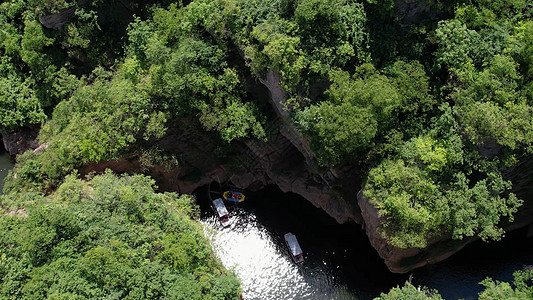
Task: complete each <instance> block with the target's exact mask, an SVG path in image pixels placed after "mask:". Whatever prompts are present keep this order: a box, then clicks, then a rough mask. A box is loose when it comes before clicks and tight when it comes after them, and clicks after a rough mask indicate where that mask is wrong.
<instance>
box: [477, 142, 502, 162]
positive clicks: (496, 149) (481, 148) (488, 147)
mask: <svg viewBox="0 0 533 300" xmlns="http://www.w3.org/2000/svg"><path fill="white" fill-rule="evenodd" d="M477 150H478V152H479V154H481V156H483V157H493V156H496V155H499V154H500V153H501V152H502V150H503V146H502V145H500V144H498V143H497V142H496V140H495V139H492V138H491V139H486V140H485V141H483V142H481V143H479V144H478V145H477Z"/></svg>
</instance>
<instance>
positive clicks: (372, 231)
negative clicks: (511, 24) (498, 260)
mask: <svg viewBox="0 0 533 300" xmlns="http://www.w3.org/2000/svg"><path fill="white" fill-rule="evenodd" d="M357 202H358V204H359V207H360V208H361V215H362V217H363V220H364V226H363V227H364V228H365V231H366V235H367V236H368V239H369V241H370V244H371V245H372V247H374V249H376V251H377V252H378V254H379V256H380V257H381V258H382V259H383V261H384V262H385V264H386V265H387V267H388V268H389V270H390V271H391V272H393V273H407V272H409V271H411V270H413V269H416V268H419V267H423V266H425V265H427V264H434V263H437V262H439V261H442V260H444V259H446V258H448V257H450V256H452V255H453V254H454V253H456V252H457V251H459V250H461V249H462V248H463V247H464V246H466V245H467V244H468V243H470V242H471V241H473V240H474V239H471V238H465V239H463V240H453V239H451V238H450V237H446V236H445V237H439V238H438V239H435V240H432V241H429V242H428V247H426V248H423V249H420V248H409V249H401V248H398V247H394V246H392V245H390V244H389V243H387V241H386V240H385V239H384V238H383V237H382V236H381V234H380V233H379V231H378V227H379V225H380V224H381V222H382V221H383V218H382V217H380V216H379V213H378V210H377V209H376V208H375V207H374V206H373V205H372V204H370V203H369V202H368V199H367V198H366V197H365V195H364V194H363V192H362V191H360V192H359V193H358V195H357Z"/></svg>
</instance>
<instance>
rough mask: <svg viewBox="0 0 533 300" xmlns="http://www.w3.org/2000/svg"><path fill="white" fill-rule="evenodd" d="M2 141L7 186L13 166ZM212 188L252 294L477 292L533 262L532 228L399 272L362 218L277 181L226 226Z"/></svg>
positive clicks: (226, 254) (220, 248) (208, 227)
mask: <svg viewBox="0 0 533 300" xmlns="http://www.w3.org/2000/svg"><path fill="white" fill-rule="evenodd" d="M1 150H3V149H1V148H0V193H1V191H2V186H3V181H4V178H5V176H6V175H7V172H8V171H9V170H10V169H12V168H13V163H12V161H11V160H10V157H9V155H8V154H7V153H6V152H5V151H1ZM207 195H208V194H207V189H204V190H199V191H198V192H197V196H198V202H199V204H200V207H201V209H202V214H201V222H202V223H203V224H204V233H205V235H206V236H207V237H208V238H209V239H210V240H211V242H212V245H213V249H214V251H215V254H216V255H217V256H218V257H219V258H220V260H221V261H222V263H223V264H224V266H226V267H227V268H228V269H232V270H233V271H234V272H235V273H236V275H237V276H238V277H239V278H240V280H241V281H242V285H243V290H244V295H245V299H247V300H252V299H257V300H259V299H261V300H263V299H264V300H270V299H273V300H279V299H284V300H285V299H287V300H289V299H295V300H296V299H309V300H315V299H316V300H318V299H320V300H322V299H339V300H352V299H372V298H374V297H376V296H379V294H380V293H382V292H387V291H388V290H389V289H390V288H391V287H394V286H397V285H403V283H404V282H405V281H406V280H408V278H409V275H412V283H413V284H415V285H424V286H427V287H429V288H432V289H437V290H438V291H439V292H440V294H441V295H442V296H443V297H444V298H445V299H461V298H462V299H477V294H478V293H479V292H480V291H482V290H483V287H482V286H481V285H479V284H478V283H479V282H480V281H481V280H483V279H484V278H486V277H487V276H489V277H493V278H494V279H496V280H501V281H511V280H512V273H513V271H515V270H519V269H523V268H524V267H525V266H528V265H533V238H527V237H526V233H527V231H526V230H525V229H522V230H517V231H514V232H511V233H509V234H507V237H506V238H504V239H503V240H502V242H498V243H496V242H493V243H483V242H481V241H479V242H474V243H472V244H470V245H467V246H466V247H465V248H464V249H463V250H462V251H460V252H459V253H457V254H456V255H454V256H452V257H451V258H449V259H447V260H445V261H443V262H440V263H438V264H435V265H431V266H428V267H425V268H421V269H417V270H415V271H413V272H412V274H391V273H390V272H389V271H388V270H387V268H386V267H385V265H384V264H383V261H382V260H381V259H380V258H379V256H378V255H377V253H376V251H375V250H374V249H373V248H372V247H371V246H370V244H369V242H368V239H367V237H366V235H365V233H364V231H363V230H361V229H360V226H359V225H355V224H343V225H339V224H337V223H336V222H335V221H334V220H333V219H332V218H330V217H329V216H327V215H326V214H325V213H324V212H323V211H322V210H320V209H317V208H315V207H314V206H313V205H311V204H310V203H309V202H307V201H306V200H305V199H303V198H301V197H299V196H298V195H295V194H292V193H282V192H281V191H280V190H279V189H277V188H275V187H268V188H266V189H264V190H262V191H260V192H255V193H247V195H246V201H244V202H242V203H239V204H230V203H227V204H228V210H229V212H230V214H231V215H232V216H231V219H232V225H231V226H230V227H228V228H222V226H221V225H220V224H219V223H218V221H217V219H216V218H215V216H214V215H213V212H212V211H211V209H210V201H209V198H208V196H207ZM287 232H292V233H293V234H295V235H296V236H297V238H298V241H299V243H300V245H301V246H302V249H303V251H304V257H305V262H304V263H303V264H300V265H295V264H294V263H293V262H292V260H291V259H290V256H289V252H288V250H287V248H286V246H285V242H284V239H283V235H284V234H285V233H287Z"/></svg>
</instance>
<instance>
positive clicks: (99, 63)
mask: <svg viewBox="0 0 533 300" xmlns="http://www.w3.org/2000/svg"><path fill="white" fill-rule="evenodd" d="M104 2H105V3H104ZM417 3H418V4H419V5H421V6H422V7H426V8H427V10H424V12H428V13H419V14H415V15H409V14H408V13H407V12H406V11H405V9H406V8H405V6H406V4H405V3H403V1H396V2H394V1H371V0H361V1H355V0H334V1H331V0H329V1H326V0H274V1H258V0H215V1H210V0H195V1H183V2H182V1H180V2H175V3H174V2H173V1H152V2H149V3H146V2H145V1H91V0H88V1H69V0H64V1H59V0H58V1H40V0H33V1H23V0H8V1H4V2H3V3H1V4H0V26H1V27H0V28H1V29H0V132H11V131H16V130H17V129H20V128H22V127H25V126H30V125H37V126H40V127H41V130H40V136H39V141H40V143H42V144H44V143H46V145H47V148H46V149H45V150H44V151H42V153H40V154H36V153H33V152H31V151H28V152H26V153H25V154H23V155H21V156H19V157H18V158H17V161H18V163H17V166H16V168H15V170H14V171H13V172H12V174H11V176H8V181H7V182H6V185H5V188H4V192H5V193H6V196H4V198H3V199H2V206H5V205H8V204H6V203H20V205H23V202H26V201H28V202H29V203H32V204H31V205H33V206H35V207H34V208H32V209H33V210H35V211H39V210H43V209H52V208H45V206H49V205H56V206H57V205H59V204H50V203H49V202H50V201H51V200H52V199H53V197H52V198H48V197H50V196H47V197H45V196H43V194H50V193H52V195H53V192H52V191H53V190H55V189H56V188H58V187H59V190H58V192H57V193H59V192H60V191H61V187H63V186H64V185H65V184H67V183H69V184H74V183H73V182H74V181H73V179H72V176H70V177H66V176H68V175H69V174H71V173H72V172H73V171H75V170H76V169H77V168H80V167H82V166H84V165H87V164H88V163H91V162H98V161H102V160H109V159H115V158H119V157H121V156H124V155H126V154H127V153H131V152H132V151H134V149H136V148H138V147H139V145H140V144H141V143H142V144H143V145H147V144H148V145H150V144H151V143H152V142H154V141H155V140H157V139H159V138H161V137H163V136H164V135H165V134H166V131H167V129H168V128H167V126H168V123H169V121H170V120H176V119H187V120H192V121H190V122H189V123H190V124H189V126H195V127H198V128H200V129H201V130H205V131H206V132H208V133H206V134H210V138H211V139H213V140H214V143H216V144H218V145H220V147H221V148H224V147H227V145H228V144H231V143H235V142H239V141H246V140H251V139H261V140H266V139H268V132H267V131H268V124H269V122H272V120H273V116H272V114H271V112H270V110H269V109H268V105H269V103H265V102H264V101H263V100H262V99H256V98H255V97H254V96H253V93H250V92H249V90H248V89H247V86H248V85H249V83H250V82H256V81H260V80H262V79H264V78H265V77H266V76H267V74H275V75H276V76H275V78H279V84H280V86H281V87H282V89H283V93H284V95H285V98H284V99H283V103H281V105H283V106H284V107H285V109H286V110H287V112H288V113H289V115H290V118H291V120H292V122H293V124H294V126H296V128H297V129H298V131H299V133H300V134H301V135H302V136H304V137H305V138H308V139H309V140H310V141H311V148H312V150H313V152H314V154H315V155H316V157H315V161H314V162H312V163H314V164H316V166H317V168H316V169H317V170H326V169H328V168H331V167H337V166H345V165H349V166H357V167H359V168H360V169H362V170H363V173H364V174H365V175H364V187H363V192H364V195H365V196H366V197H368V200H369V202H370V203H371V204H373V205H374V206H375V207H376V208H377V209H378V211H379V214H380V216H382V219H383V223H382V224H381V226H380V233H381V234H382V235H383V237H384V238H385V239H386V240H387V241H388V242H389V243H390V244H391V245H394V246H396V247H400V248H410V247H419V248H423V247H425V246H426V245H427V241H428V240H430V239H432V238H434V237H438V236H451V237H452V238H454V239H462V238H464V237H471V236H476V237H481V238H482V239H484V240H498V239H500V238H501V237H502V236H503V234H504V231H503V229H502V227H501V224H502V223H503V222H512V221H513V214H514V213H515V212H516V211H517V209H518V208H519V207H520V206H521V204H522V203H523V200H521V199H518V198H517V197H516V196H515V195H514V194H513V193H511V192H510V190H511V183H510V182H508V181H506V180H505V179H504V178H503V176H502V171H503V170H505V169H506V168H509V167H511V166H513V165H515V164H516V163H517V162H520V161H521V160H524V159H530V158H529V155H531V153H532V151H533V81H532V79H533V21H532V19H533V3H531V1H529V0H499V1H484V0H455V1H439V0H436V1H427V2H426V1H418V2H417ZM58 15H61V16H62V17H64V19H63V21H61V22H56V23H54V24H52V23H50V21H49V20H50V16H52V17H54V16H55V17H57V16H58ZM15 174H16V176H15ZM107 176H111V175H107ZM65 178H68V179H65ZM106 178H107V177H106ZM93 180H96V178H95V179H93ZM124 180H125V179H124ZM75 182H76V184H77V185H80V186H81V185H84V184H86V183H84V182H82V181H75ZM10 199H11V200H10ZM13 199H19V200H13ZM47 199H48V200H47ZM10 201H11V202H10ZM13 201H14V202H13ZM17 201H18V202H17ZM54 201H55V202H57V199H56V200H54ZM54 201H52V202H54ZM38 202H42V203H44V204H34V203H38ZM17 205H18V204H17ZM24 205H26V204H24ZM61 205H67V204H61ZM61 205H59V206H58V207H57V209H58V210H63V209H67V208H68V209H72V210H75V211H81V209H82V206H84V205H89V204H86V203H85V202H80V203H72V204H68V205H67V206H68V207H67V208H65V207H60V206H61ZM53 209H56V208H53ZM37 214H38V213H37ZM30 216H31V215H30ZM128 218H129V217H128ZM128 218H126V219H128ZM4 219H5V218H4ZM7 219H9V220H10V218H7ZM7 219H6V220H7ZM30 221H31V218H29V217H28V221H20V220H19V221H16V222H15V223H13V224H15V225H9V226H10V228H12V230H14V231H16V230H24V229H23V228H24V226H31V224H30V223H26V222H30ZM130 221H131V220H130ZM5 222H7V221H5ZM9 222H12V221H9ZM13 222H14V221H13ZM19 223H20V224H19ZM6 224H7V223H6ZM25 224H26V225H25ZM5 226H8V225H5ZM65 226H66V225H65ZM69 226H70V225H69ZM19 228H20V229H19ZM84 230H85V229H84ZM161 230H163V231H164V229H161ZM167 233H168V234H170V235H172V234H174V233H171V232H167ZM73 234H74V233H73ZM76 234H78V233H75V234H74V235H73V236H72V237H74V236H75V235H76ZM9 243H10V244H17V243H16V242H15V241H10V242H9ZM117 243H118V244H117V246H116V249H101V250H102V251H104V250H105V251H112V252H113V251H119V248H121V247H122V248H123V246H120V245H123V243H128V241H118V242H117ZM121 243H122V244H121ZM119 244H120V245H119ZM17 245H18V244H17ZM21 247H22V248H21ZM24 247H25V246H22V245H20V247H19V246H17V247H15V248H14V249H16V251H18V252H17V253H16V254H9V255H14V256H12V257H13V258H10V259H13V260H14V261H17V262H16V263H17V264H19V263H36V264H37V265H35V266H36V267H38V268H39V270H41V271H39V272H41V273H39V274H40V275H39V276H44V277H46V276H48V275H46V272H47V271H46V268H50V267H49V264H58V263H61V264H64V268H66V269H65V270H66V271H65V272H67V271H68V270H71V269H68V266H73V265H76V264H83V263H84V262H83V261H81V262H80V261H78V259H80V257H81V256H79V255H81V254H79V253H78V252H76V253H78V254H76V255H78V256H77V257H76V258H69V259H72V260H71V261H69V262H66V261H63V262H56V261H52V260H50V259H48V260H47V261H46V262H45V261H30V262H26V261H24V262H22V259H29V258H28V256H27V255H26V254H24V255H23V253H26V252H24V251H30V250H31V249H29V248H27V247H26V248H24ZM28 247H30V246H28ZM94 247H103V246H101V245H96V244H95V245H94ZM30 248H31V247H30ZM66 249H69V248H68V247H67V246H65V249H62V250H61V251H67V250H66ZM95 249H96V248H95ZM135 249H136V248H135ZM135 249H133V250H132V249H130V250H128V251H137V250H135ZM52 250H53V249H48V250H47V251H52ZM78 250H79V249H78ZM78 250H76V251H78ZM10 251H11V250H10ZM13 251H15V250H13ZM53 251H56V250H53ZM57 251H59V250H57ZM69 251H71V250H69ZM83 251H90V250H89V248H84V250H83ZM120 251H122V250H120ZM124 251H125V250H124ZM9 253H11V252H9ZM47 253H48V252H47ZM80 253H81V252H80ZM6 255H7V254H6ZM17 255H18V256H17ZM47 255H48V254H47ZM117 255H118V254H117ZM30 256H31V255H30ZM10 257H11V256H10ZM65 260H67V258H65ZM49 270H51V269H49ZM163 270H167V269H164V267H161V272H163ZM71 271H72V270H71ZM35 272H37V271H35ZM68 272H70V271H68ZM132 272H133V271H132ZM135 272H136V271H135ZM164 272H167V271H164ZM168 272H170V273H168V274H169V275H168V276H178V275H172V274H174V273H172V272H173V271H168ZM35 274H37V273H35ZM165 274H167V273H165ZM24 276H27V274H26V275H24ZM36 276H37V275H36ZM44 277H43V279H42V280H45V279H44ZM197 278H198V277H197ZM80 280H81V279H80ZM84 280H86V279H84ZM183 280H189V279H187V278H185V277H184V278H183ZM21 282H23V281H19V283H18V284H22V283H21ZM28 282H30V283H31V281H28ZM35 284H37V283H35ZM32 286H33V287H32V288H31V289H35V292H36V293H37V291H38V290H39V289H40V288H43V287H38V286H37V285H32ZM94 288H95V289H100V288H102V287H94ZM22 291H24V292H25V293H26V292H28V291H30V288H24V289H23V290H21V292H22ZM94 292H95V293H99V292H101V290H98V291H97V290H95V291H94ZM202 292H203V293H204V292H205V293H209V291H208V289H207V290H206V289H203V288H202ZM32 293H33V292H32ZM39 293H45V292H43V291H39ZM28 295H29V294H28Z"/></svg>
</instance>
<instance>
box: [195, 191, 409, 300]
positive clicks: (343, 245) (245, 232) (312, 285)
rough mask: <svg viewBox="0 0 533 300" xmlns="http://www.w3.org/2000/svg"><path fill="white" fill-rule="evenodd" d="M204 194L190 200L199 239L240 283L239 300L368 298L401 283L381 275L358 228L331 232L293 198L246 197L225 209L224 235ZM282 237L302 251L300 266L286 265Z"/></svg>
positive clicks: (318, 214)
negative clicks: (197, 212) (196, 209)
mask: <svg viewBox="0 0 533 300" xmlns="http://www.w3.org/2000/svg"><path fill="white" fill-rule="evenodd" d="M204 194H206V193H204ZM204 194H202V193H198V198H199V204H200V206H201V208H202V218H201V220H202V223H203V224H204V228H205V229H204V231H205V235H206V236H207V237H208V238H209V239H210V240H211V241H212V244H213V248H214V251H215V254H216V255H217V257H219V259H220V260H221V261H222V263H223V264H224V266H225V267H226V268H229V269H233V270H234V271H235V273H236V274H237V276H238V277H239V279H240V280H241V281H242V285H243V290H244V294H245V297H246V299H261V300H263V299H276V300H277V299H340V300H353V299H372V298H373V297H375V296H377V295H379V293H380V292H381V291H383V290H387V289H388V288H389V287H390V286H391V284H396V283H397V282H402V281H404V280H405V279H404V278H406V275H394V274H390V273H389V272H388V271H387V269H386V268H385V266H384V264H383V262H382V261H381V259H380V258H379V257H378V256H377V253H376V252H375V250H374V249H373V248H371V247H370V245H369V243H368V239H367V238H366V235H365V233H364V232H363V231H362V230H361V229H360V226H358V225H355V224H345V225H339V224H337V223H336V222H335V220H333V219H332V218H330V217H329V216H327V215H326V214H325V213H324V212H323V211H322V210H320V209H317V208H315V207H313V206H312V205H311V204H310V203H309V202H307V201H306V200H304V199H302V198H300V197H298V196H296V195H294V194H290V193H289V194H285V193H282V192H281V191H279V190H278V189H277V188H268V189H266V190H263V191H261V192H258V193H248V194H247V195H246V201H244V202H242V203H239V204H232V203H229V202H226V203H225V204H226V206H227V208H228V211H229V212H230V215H231V219H232V225H231V226H229V227H227V228H223V227H222V225H220V223H219V222H218V220H217V218H216V217H215V216H214V214H213V212H212V210H211V209H210V207H209V200H208V199H207V196H205V195H204ZM202 195H204V196H202ZM287 232H292V233H293V234H295V235H296V236H297V238H298V242H299V243H300V245H301V247H302V249H303V252H304V258H305V261H304V262H303V263H302V264H300V265H296V264H295V263H294V262H293V261H292V260H291V258H290V254H289V250H288V249H287V247H286V245H285V240H284V238H283V235H284V234H285V233H287Z"/></svg>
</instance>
